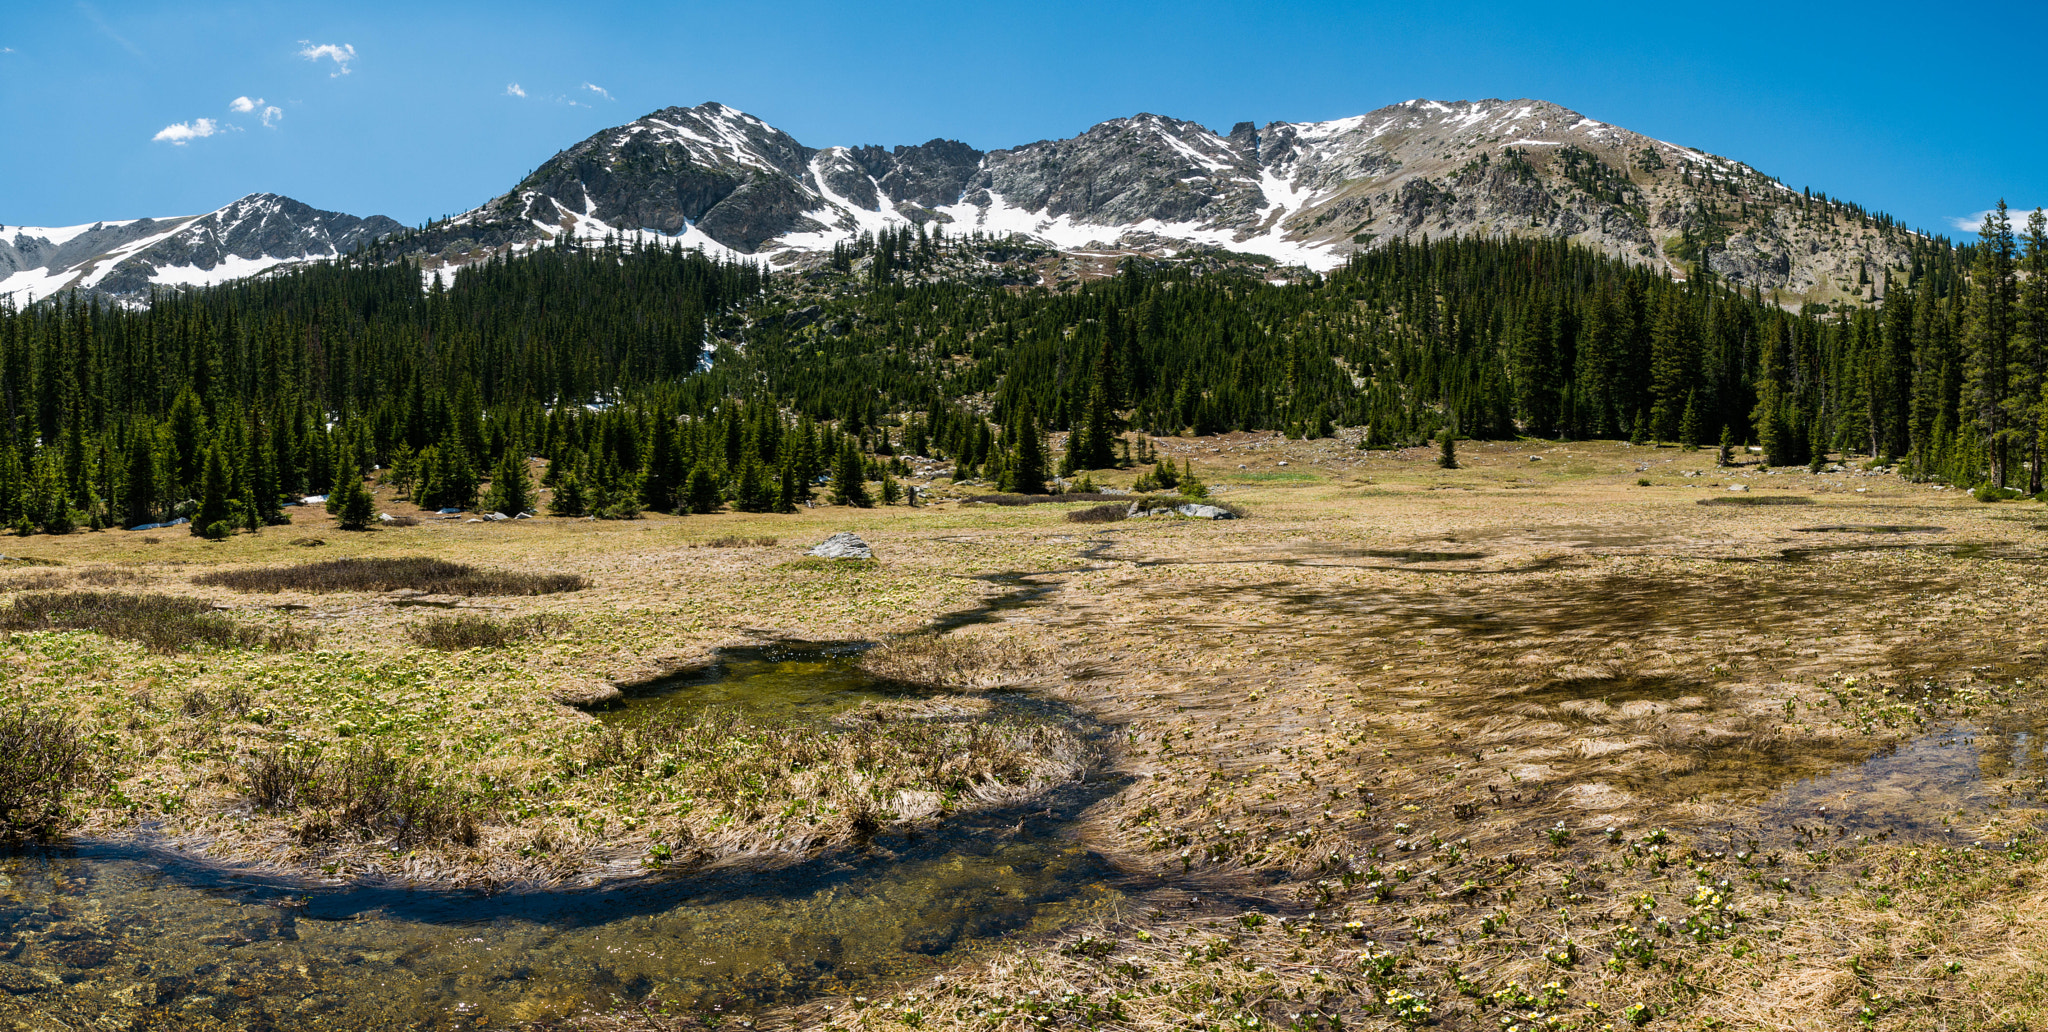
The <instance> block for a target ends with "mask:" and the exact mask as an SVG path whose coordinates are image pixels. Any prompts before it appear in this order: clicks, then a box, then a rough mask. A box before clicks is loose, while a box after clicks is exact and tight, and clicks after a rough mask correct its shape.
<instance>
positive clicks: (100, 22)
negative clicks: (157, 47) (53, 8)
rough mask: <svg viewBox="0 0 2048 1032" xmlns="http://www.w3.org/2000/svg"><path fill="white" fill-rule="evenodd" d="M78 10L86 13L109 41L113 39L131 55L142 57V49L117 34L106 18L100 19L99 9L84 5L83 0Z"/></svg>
mask: <svg viewBox="0 0 2048 1032" xmlns="http://www.w3.org/2000/svg"><path fill="white" fill-rule="evenodd" d="M78 9H79V10H80V11H82V12H84V13H85V16H86V17H87V18H88V19H91V21H92V24H93V27H95V28H97V29H99V30H100V31H101V32H103V33H105V34H106V37H107V38H108V39H111V40H113V41H114V42H116V43H119V44H121V49H123V50H126V51H127V52H129V53H131V54H134V55H135V56H136V57H141V56H142V48H141V47H138V46H136V45H135V44H133V43H130V42H128V37H126V36H123V35H121V34H120V33H118V32H115V31H114V27H113V26H111V25H108V24H107V20H106V19H105V18H102V17H100V9H99V8H97V7H94V6H93V5H91V4H88V3H84V2H83V0H81V2H80V3H79V5H78Z"/></svg>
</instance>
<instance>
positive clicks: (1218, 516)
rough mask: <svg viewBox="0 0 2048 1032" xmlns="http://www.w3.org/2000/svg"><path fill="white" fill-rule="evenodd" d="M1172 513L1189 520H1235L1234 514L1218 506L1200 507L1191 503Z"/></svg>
mask: <svg viewBox="0 0 2048 1032" xmlns="http://www.w3.org/2000/svg"><path fill="white" fill-rule="evenodd" d="M1174 511H1175V512H1177V513H1180V514H1181V515H1182V516H1186V517H1187V518H1189V519H1191V520H1234V519H1236V518H1237V514H1236V513H1234V512H1231V511H1230V510H1229V509H1225V508H1223V507H1222V506H1220V505H1200V504H1197V503H1192V502H1191V503H1189V504H1187V505H1183V506H1181V507H1180V508H1178V509H1175V510H1174Z"/></svg>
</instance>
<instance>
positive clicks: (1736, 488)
mask: <svg viewBox="0 0 2048 1032" xmlns="http://www.w3.org/2000/svg"><path fill="white" fill-rule="evenodd" d="M1728 490H1730V491H1747V490H1749V485H1748V484H1729V485H1728Z"/></svg>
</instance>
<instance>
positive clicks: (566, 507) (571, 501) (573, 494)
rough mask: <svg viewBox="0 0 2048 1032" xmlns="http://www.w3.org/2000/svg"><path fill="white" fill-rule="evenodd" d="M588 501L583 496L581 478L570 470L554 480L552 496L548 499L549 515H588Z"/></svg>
mask: <svg viewBox="0 0 2048 1032" xmlns="http://www.w3.org/2000/svg"><path fill="white" fill-rule="evenodd" d="M588 513H589V508H588V503H587V502H586V501H585V499H584V497H583V479H582V478H581V477H578V476H577V475H576V471H575V470H570V471H569V472H567V473H564V474H562V475H561V477H560V478H559V479H558V480H556V482H555V494H554V497H553V498H551V499H549V500H548V515H550V516H584V515H588Z"/></svg>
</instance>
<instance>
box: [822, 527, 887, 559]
mask: <svg viewBox="0 0 2048 1032" xmlns="http://www.w3.org/2000/svg"><path fill="white" fill-rule="evenodd" d="M804 554H806V555H814V556H817V557H818V558H820V559H873V558H874V557H875V550H874V549H872V548H869V547H868V543H867V542H865V541H862V540H861V539H860V537H859V535H857V534H855V533H853V532H852V531H850V530H842V531H840V532H839V533H837V534H834V535H832V536H831V537H828V538H826V539H825V540H824V541H822V542H820V543H819V544H818V546H817V547H816V548H813V549H811V550H810V551H809V552H806V553H804Z"/></svg>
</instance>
